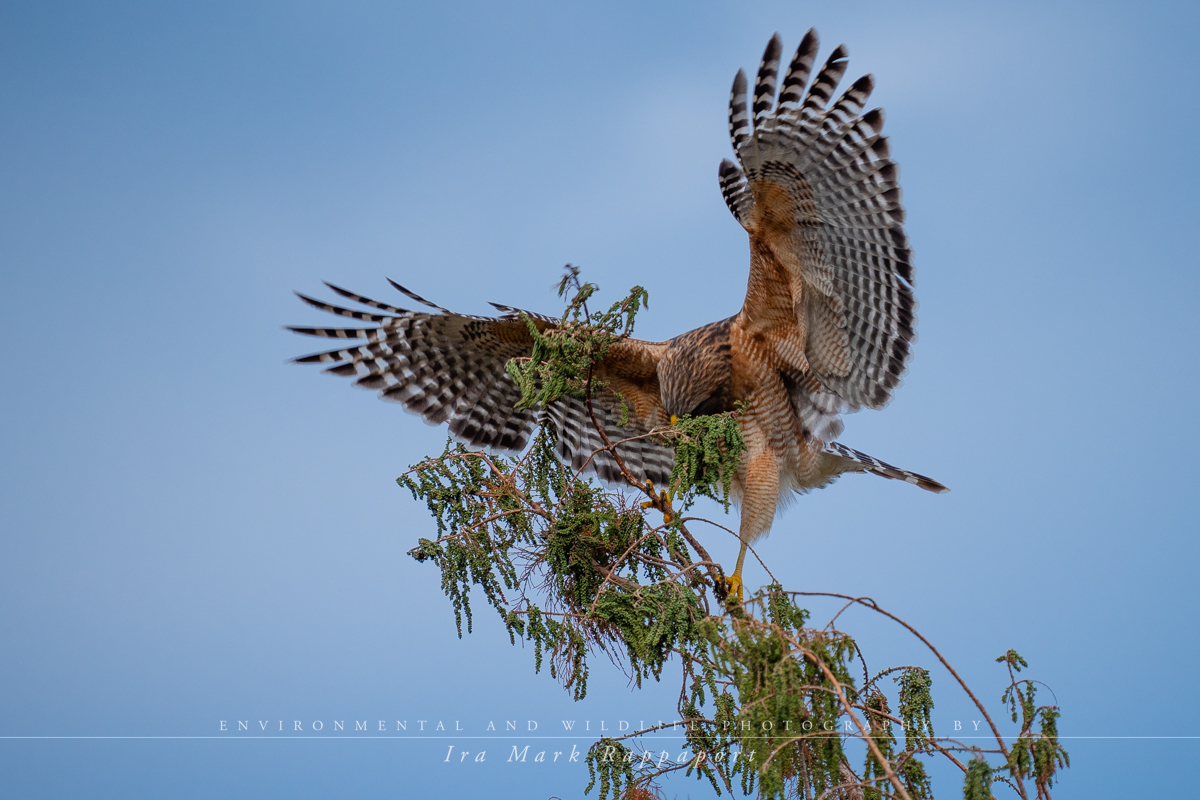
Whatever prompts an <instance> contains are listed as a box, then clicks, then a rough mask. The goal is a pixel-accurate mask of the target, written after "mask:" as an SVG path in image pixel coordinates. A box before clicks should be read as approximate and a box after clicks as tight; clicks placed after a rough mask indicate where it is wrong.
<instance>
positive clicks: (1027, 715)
mask: <svg viewBox="0 0 1200 800" xmlns="http://www.w3.org/2000/svg"><path fill="white" fill-rule="evenodd" d="M996 661H997V662H1001V663H1004V664H1006V665H1007V667H1008V675H1009V685H1008V688H1007V689H1005V690H1004V694H1003V695H1001V697H1000V701H1001V702H1002V703H1005V704H1007V707H1008V710H1009V713H1010V716H1011V717H1012V721H1013V722H1017V721H1018V717H1019V719H1020V723H1021V733H1020V735H1019V736H1018V737H1017V741H1016V742H1015V743H1014V744H1013V747H1012V751H1011V752H1010V753H1009V756H1008V763H1007V765H1006V766H1007V768H1008V770H1009V772H1010V773H1011V774H1012V775H1014V776H1016V777H1018V778H1021V779H1032V780H1033V782H1034V785H1035V786H1037V790H1038V797H1042V796H1043V795H1044V796H1046V797H1049V796H1050V787H1051V786H1053V785H1054V778H1055V777H1056V775H1057V773H1058V771H1059V770H1060V769H1063V768H1064V767H1068V766H1070V765H1071V757H1070V756H1069V755H1068V754H1067V751H1066V750H1065V749H1064V748H1063V746H1062V745H1061V744H1059V741H1058V718H1059V716H1061V712H1060V711H1059V710H1058V706H1039V705H1038V704H1037V686H1036V685H1035V683H1034V681H1031V680H1028V679H1023V680H1017V677H1016V675H1017V673H1018V672H1020V671H1021V669H1022V668H1024V667H1028V666H1029V664H1027V663H1026V662H1025V659H1023V658H1021V656H1020V654H1019V653H1017V651H1016V650H1009V651H1008V652H1007V653H1005V654H1004V655H1002V656H1000V657H998V658H997V659H996ZM1034 726H1037V728H1038V730H1037V731H1034Z"/></svg>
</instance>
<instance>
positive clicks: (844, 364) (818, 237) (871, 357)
mask: <svg viewBox="0 0 1200 800" xmlns="http://www.w3.org/2000/svg"><path fill="white" fill-rule="evenodd" d="M781 50H782V47H781V44H780V40H779V35H778V34H776V35H775V36H774V37H772V39H771V41H770V43H769V44H768V45H767V49H766V52H765V53H764V54H763V60H762V64H761V66H760V67H759V71H758V78H757V80H756V81H755V85H754V97H753V101H752V104H751V105H750V106H749V108H747V86H746V77H745V75H744V74H743V73H742V72H740V71H739V72H738V74H737V78H736V79H735V80H734V82H733V92H732V96H731V98H730V108H729V132H730V137H731V139H732V141H733V148H734V151H735V152H736V154H737V158H738V161H739V163H740V167H739V165H738V164H734V163H733V162H731V161H724V162H722V163H721V169H720V175H719V177H720V183H721V191H722V194H724V196H725V201H726V203H727V204H728V206H729V209H730V211H732V212H733V215H734V217H736V218H737V220H738V222H739V223H741V225H742V227H744V228H745V229H746V231H747V232H748V233H749V234H750V257H751V263H750V279H749V282H748V286H747V292H746V301H745V304H744V305H743V307H742V310H741V313H740V315H739V317H738V320H739V322H740V323H741V324H742V325H743V326H744V327H745V328H746V329H747V330H748V331H750V332H751V333H761V334H763V336H764V337H766V338H767V339H769V340H770V341H772V342H773V343H774V345H775V349H776V352H777V353H778V354H779V355H780V356H781V357H782V358H783V359H784V361H785V362H786V368H787V369H789V370H791V371H793V374H794V375H795V376H796V377H797V381H796V383H797V385H798V386H799V385H801V384H803V383H804V381H803V380H801V379H800V377H801V376H814V377H815V378H816V379H817V381H818V382H819V385H814V386H812V387H811V391H805V392H801V394H802V395H803V396H802V397H798V398H796V399H797V401H798V402H797V407H798V410H800V411H802V412H805V411H806V410H807V413H811V414H812V415H814V417H822V418H823V419H825V418H826V417H827V416H828V415H829V414H834V415H836V413H839V412H845V411H853V410H857V409H858V408H861V407H863V406H866V407H868V408H879V407H881V406H883V405H884V404H886V403H887V401H888V400H890V399H891V395H892V391H893V390H894V389H895V388H896V386H897V385H898V384H899V383H900V376H901V375H902V374H903V372H904V371H905V368H906V364H907V362H908V359H909V354H910V347H911V344H912V342H913V341H914V340H915V338H916V334H915V332H914V326H915V322H916V319H915V317H914V311H915V309H916V301H915V299H914V298H913V291H912V284H913V269H912V254H911V251H910V249H909V245H908V237H907V236H905V234H904V229H903V228H902V227H901V226H902V224H903V222H904V210H903V208H902V207H901V204H900V187H899V184H898V182H897V168H896V165H895V163H893V162H892V161H891V159H890V158H889V154H888V144H887V139H886V138H884V137H883V136H881V135H880V130H881V129H882V127H883V112H882V111H881V110H879V109H876V110H874V111H870V112H868V113H866V114H862V115H861V116H860V114H861V112H862V109H863V105H864V104H865V103H866V101H867V97H868V96H869V95H870V93H871V89H872V87H873V81H872V79H871V76H869V75H867V76H864V77H862V78H860V79H859V80H857V81H856V82H855V83H854V84H853V85H852V86H851V87H850V88H849V89H847V90H846V92H845V93H844V94H843V95H842V96H841V97H840V98H838V100H837V101H836V102H834V103H832V105H831V104H830V102H829V101H830V98H832V97H833V92H834V89H835V88H836V87H837V84H838V82H839V81H840V80H841V77H842V74H843V73H844V72H845V71H846V50H845V48H844V47H838V48H837V49H836V50H834V51H833V53H832V54H831V55H830V56H829V59H828V60H827V61H826V62H825V65H824V66H823V67H822V68H821V69H820V71H819V72H818V73H817V76H816V78H815V79H814V80H813V82H812V85H811V86H808V91H807V93H805V91H804V89H805V86H806V85H807V84H808V78H809V73H810V72H811V70H812V67H813V63H814V60H815V57H816V54H817V36H816V32H815V31H812V30H810V31H809V32H808V34H807V35H806V36H805V37H804V39H803V41H801V43H800V46H799V48H798V49H797V51H796V55H795V57H794V58H793V59H792V62H791V65H790V66H789V68H788V70H787V73H786V75H785V76H784V79H783V86H782V88H781V90H780V93H779V98H778V101H776V99H775V86H776V83H775V81H776V75H777V73H778V70H779V64H780V54H781ZM793 394H795V392H793ZM806 398H807V399H806ZM802 416H803V414H802ZM825 425H826V429H827V431H828V432H831V433H832V434H833V435H835V436H836V432H837V431H840V428H841V426H840V422H838V421H837V420H836V417H834V418H833V420H832V423H830V421H829V420H828V419H825ZM819 438H825V439H826V440H828V439H827V438H826V437H825V436H822V437H819Z"/></svg>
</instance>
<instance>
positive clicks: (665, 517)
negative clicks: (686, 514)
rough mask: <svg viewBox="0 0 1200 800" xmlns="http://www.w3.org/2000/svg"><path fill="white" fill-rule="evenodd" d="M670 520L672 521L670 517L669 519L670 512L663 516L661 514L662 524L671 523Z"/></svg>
mask: <svg viewBox="0 0 1200 800" xmlns="http://www.w3.org/2000/svg"><path fill="white" fill-rule="evenodd" d="M671 519H672V517H671V512H670V511H668V512H667V513H665V514H663V522H667V523H669V522H670V521H671Z"/></svg>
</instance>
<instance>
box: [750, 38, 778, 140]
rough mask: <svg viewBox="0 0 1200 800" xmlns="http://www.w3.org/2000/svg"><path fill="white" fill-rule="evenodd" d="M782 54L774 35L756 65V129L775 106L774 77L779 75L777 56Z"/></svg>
mask: <svg viewBox="0 0 1200 800" xmlns="http://www.w3.org/2000/svg"><path fill="white" fill-rule="evenodd" d="M782 53H783V40H782V39H780V38H779V34H778V33H776V34H775V35H773V36H772V37H771V41H769V42H767V49H766V50H764V51H763V57H762V61H761V62H759V65H758V77H757V78H756V79H755V80H754V125H755V127H758V126H759V125H760V124H761V123H762V118H763V117H765V116H766V115H767V114H768V113H770V111H771V107H772V106H774V105H775V77H776V76H777V75H778V74H779V56H780V55H781V54H782Z"/></svg>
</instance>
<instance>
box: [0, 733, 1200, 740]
mask: <svg viewBox="0 0 1200 800" xmlns="http://www.w3.org/2000/svg"><path fill="white" fill-rule="evenodd" d="M829 733H831V734H832V733H834V732H833V731H830V732H829ZM591 738H593V737H592V736H591V734H588V735H586V736H355V735H353V734H348V735H345V736H305V735H300V736H0V739H414V740H416V739H455V740H459V739H485V740H486V739H495V740H497V741H505V740H508V739H570V740H574V741H578V740H580V739H591ZM636 738H637V739H639V740H644V739H686V738H687V737H686V736H682V735H680V736H638V737H636ZM743 738H754V739H778V738H781V737H780V736H754V737H743ZM994 738H995V737H992V736H951V737H940V736H939V737H936V739H937V740H938V741H945V740H946V739H955V740H960V741H962V740H967V739H988V740H991V739H994ZM1004 738H1005V739H1016V738H1017V737H1016V736H1006V737H1004ZM1058 738H1059V739H1200V736H1059V737H1058Z"/></svg>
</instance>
